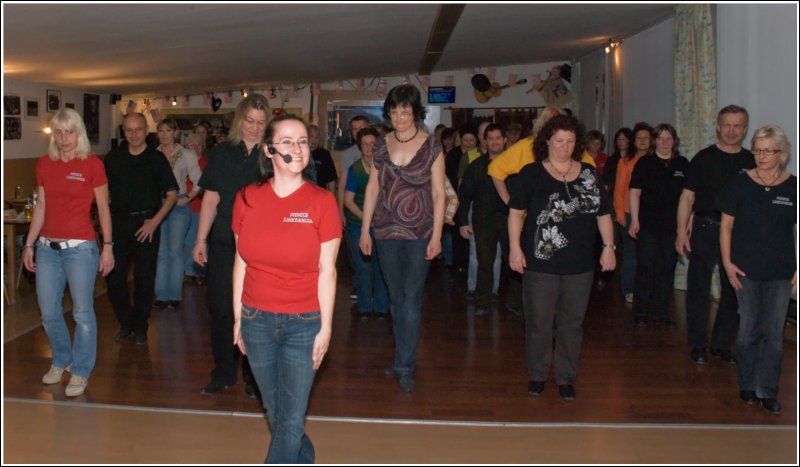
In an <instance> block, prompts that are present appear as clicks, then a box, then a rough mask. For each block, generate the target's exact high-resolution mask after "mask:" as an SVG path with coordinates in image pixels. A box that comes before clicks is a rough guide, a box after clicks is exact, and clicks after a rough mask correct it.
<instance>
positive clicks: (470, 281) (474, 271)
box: [467, 233, 503, 294]
mask: <svg viewBox="0 0 800 467" xmlns="http://www.w3.org/2000/svg"><path fill="white" fill-rule="evenodd" d="M502 255H503V252H502V251H501V249H500V243H499V242H498V243H497V255H496V256H495V257H494V264H493V265H492V271H493V273H494V282H492V293H494V294H496V293H497V290H498V289H499V288H500V262H501V261H500V260H501V259H502V257H503V256H502ZM477 286H478V248H477V246H476V245H475V234H474V233H473V234H470V236H469V265H468V266H467V290H472V291H473V292H474V291H475V288H476V287H477Z"/></svg>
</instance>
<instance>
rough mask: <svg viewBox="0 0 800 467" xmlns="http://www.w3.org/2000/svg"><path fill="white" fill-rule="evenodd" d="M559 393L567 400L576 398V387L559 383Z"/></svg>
mask: <svg viewBox="0 0 800 467" xmlns="http://www.w3.org/2000/svg"><path fill="white" fill-rule="evenodd" d="M558 395H559V396H561V398H562V399H564V400H565V401H571V400H575V387H574V386H573V385H571V384H559V385H558Z"/></svg>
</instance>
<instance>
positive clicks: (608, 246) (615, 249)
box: [603, 243, 617, 251]
mask: <svg viewBox="0 0 800 467" xmlns="http://www.w3.org/2000/svg"><path fill="white" fill-rule="evenodd" d="M603 248H611V251H617V245H613V244H612V245H606V244H605V243H604V244H603Z"/></svg>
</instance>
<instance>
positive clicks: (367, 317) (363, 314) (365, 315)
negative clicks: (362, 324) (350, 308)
mask: <svg viewBox="0 0 800 467" xmlns="http://www.w3.org/2000/svg"><path fill="white" fill-rule="evenodd" d="M369 315H370V313H369V312H366V313H359V314H358V317H359V318H361V321H366V320H368V319H369Z"/></svg>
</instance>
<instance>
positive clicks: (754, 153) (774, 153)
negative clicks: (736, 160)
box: [753, 149, 781, 157]
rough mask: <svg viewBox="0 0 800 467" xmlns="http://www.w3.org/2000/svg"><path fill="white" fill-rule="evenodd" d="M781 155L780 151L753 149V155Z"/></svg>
mask: <svg viewBox="0 0 800 467" xmlns="http://www.w3.org/2000/svg"><path fill="white" fill-rule="evenodd" d="M780 153H781V150H780V149H753V155H755V156H760V155H762V154H764V155H765V156H770V157H771V156H777V155H778V154H780Z"/></svg>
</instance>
